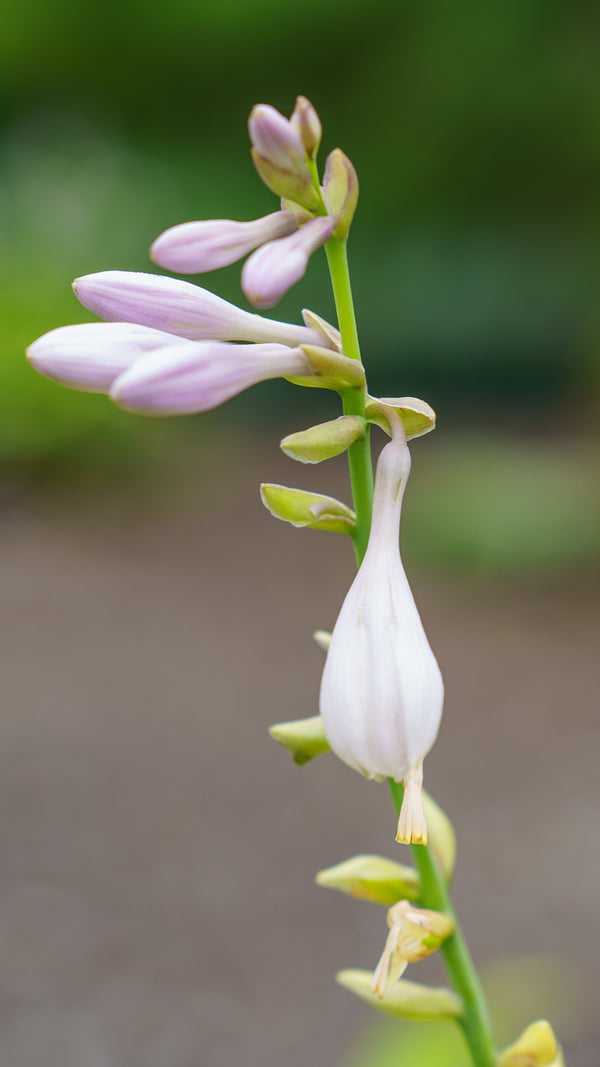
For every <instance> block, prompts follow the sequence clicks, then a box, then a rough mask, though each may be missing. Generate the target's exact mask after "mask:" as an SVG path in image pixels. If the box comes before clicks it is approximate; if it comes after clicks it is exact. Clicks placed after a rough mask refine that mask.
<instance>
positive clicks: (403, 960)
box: [371, 900, 455, 997]
mask: <svg viewBox="0 0 600 1067" xmlns="http://www.w3.org/2000/svg"><path fill="white" fill-rule="evenodd" d="M387 924H388V926H389V928H390V932H389V934H388V936H387V938H386V942H385V946H384V949H383V952H382V954H381V957H380V960H379V963H378V964H377V966H376V968H375V970H374V972H373V983H372V986H371V989H372V991H373V993H377V994H378V996H380V997H383V995H384V993H385V991H386V989H387V987H388V985H393V984H394V982H397V981H398V979H399V978H401V977H402V975H403V974H404V972H405V970H406V968H407V967H408V965H409V963H417V962H418V961H419V960H424V959H425V958H426V957H427V956H430V955H431V953H432V952H435V951H436V949H438V948H439V947H440V945H441V944H442V941H445V940H446V938H447V937H450V935H451V934H452V932H453V931H454V926H455V924H454V921H453V919H451V918H450V917H449V916H448V915H444V914H443V913H442V912H440V911H430V910H429V909H428V908H416V907H415V906H414V905H413V904H411V903H410V902H409V901H408V900H399V901H398V903H397V904H394V905H393V906H392V907H391V908H390V909H389V911H388V913H387Z"/></svg>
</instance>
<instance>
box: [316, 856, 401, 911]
mask: <svg viewBox="0 0 600 1067" xmlns="http://www.w3.org/2000/svg"><path fill="white" fill-rule="evenodd" d="M315 882H316V883H317V885H321V886H324V887H325V888H326V889H337V890H339V892H340V893H347V894H348V896H351V897H356V899H357V900H369V901H371V903H372V904H384V905H386V906H388V907H389V905H390V904H395V903H396V901H398V900H400V899H402V898H404V897H406V898H408V899H410V900H417V899H418V896H419V891H420V880H419V875H418V874H417V872H416V871H415V870H414V868H413V867H406V866H405V865H404V864H403V863H397V862H396V860H389V859H387V858H386V857H385V856H369V855H367V856H353V857H352V859H349V860H343V861H342V863H336V864H335V866H334V867H327V868H326V869H325V870H324V871H319V872H318V874H317V875H316V877H315Z"/></svg>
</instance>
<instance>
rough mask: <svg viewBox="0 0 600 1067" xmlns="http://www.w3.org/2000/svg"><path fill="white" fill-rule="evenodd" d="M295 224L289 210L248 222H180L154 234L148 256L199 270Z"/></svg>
mask: <svg viewBox="0 0 600 1067" xmlns="http://www.w3.org/2000/svg"><path fill="white" fill-rule="evenodd" d="M297 228H298V220H297V218H296V216H295V215H294V214H293V213H292V212H291V211H274V212H273V214H271V215H265V217H264V218H262V219H254V220H253V221H252V222H234V221H233V220H231V219H208V220H206V221H204V222H183V223H181V224H180V225H179V226H172V227H171V229H170V230H165V232H164V233H161V235H160V237H157V238H156V241H155V242H154V244H153V245H152V247H151V249H150V259H152V260H154V262H155V263H158V265H159V266H160V267H165V268H166V269H167V270H174V271H177V272H178V273H179V274H202V273H203V272H204V271H210V270H218V269H219V268H220V267H227V266H229V264H230V263H236V262H237V260H238V259H242V258H243V257H244V256H247V255H248V254H249V253H250V252H253V251H254V249H255V248H258V247H259V245H263V244H266V242H267V241H275V240H277V239H278V238H281V237H287V235H288V234H290V233H293V232H294V230H296V229H297Z"/></svg>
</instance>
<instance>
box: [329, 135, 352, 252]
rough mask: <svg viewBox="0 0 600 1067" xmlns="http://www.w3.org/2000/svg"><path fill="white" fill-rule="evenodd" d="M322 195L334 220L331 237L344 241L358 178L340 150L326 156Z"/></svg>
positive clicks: (350, 221) (335, 149)
mask: <svg viewBox="0 0 600 1067" xmlns="http://www.w3.org/2000/svg"><path fill="white" fill-rule="evenodd" d="M322 193H323V200H324V201H325V207H326V208H327V211H328V213H329V215H331V217H332V218H333V219H334V220H335V229H334V231H333V236H334V237H340V238H342V239H344V238H345V237H346V236H347V234H348V230H349V229H350V225H351V223H352V219H353V218H354V212H355V211H356V205H357V203H358V176H357V174H356V171H355V169H354V167H353V166H352V163H351V162H350V160H349V159H348V156H347V155H346V154H345V153H344V152H342V150H341V148H334V150H333V152H330V153H329V155H328V156H327V162H326V164H325V177H324V179H323V189H322Z"/></svg>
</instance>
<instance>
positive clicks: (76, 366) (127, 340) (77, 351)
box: [27, 322, 186, 393]
mask: <svg viewBox="0 0 600 1067" xmlns="http://www.w3.org/2000/svg"><path fill="white" fill-rule="evenodd" d="M185 343H186V342H185V341H184V340H179V341H178V340H177V339H176V338H174V337H173V336H172V334H168V333H163V332H162V331H161V330H152V329H150V327H149V326H135V325H132V324H131V323H127V322H86V323H82V324H81V325H77V326H60V327H59V329H57V330H50V332H49V333H45V334H44V335H43V337H39V338H38V339H37V341H34V342H33V344H32V345H30V346H29V348H28V349H27V359H28V360H29V362H30V363H31V365H32V367H34V368H35V370H37V371H39V372H40V374H44V375H45V376H46V378H51V379H52V381H55V382H60V383H61V385H68V386H70V387H71V389H81V390H83V391H84V392H87V393H107V392H108V390H109V389H110V387H111V385H112V383H113V382H114V380H115V378H116V377H118V375H119V374H122V372H123V371H125V370H127V369H128V367H131V366H132V364H133V363H135V361H136V360H137V359H140V358H141V357H142V356H144V355H147V354H148V352H153V351H154V350H155V349H157V348H161V347H164V345H165V344H168V345H173V344H185Z"/></svg>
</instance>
